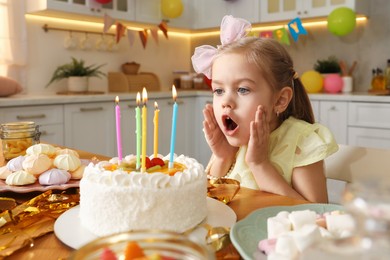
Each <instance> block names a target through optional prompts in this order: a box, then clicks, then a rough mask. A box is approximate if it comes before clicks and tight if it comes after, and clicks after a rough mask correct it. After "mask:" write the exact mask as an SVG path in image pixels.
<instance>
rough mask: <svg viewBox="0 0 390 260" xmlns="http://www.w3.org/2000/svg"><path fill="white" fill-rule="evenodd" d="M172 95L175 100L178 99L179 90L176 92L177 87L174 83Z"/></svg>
mask: <svg viewBox="0 0 390 260" xmlns="http://www.w3.org/2000/svg"><path fill="white" fill-rule="evenodd" d="M172 97H173V100H174V101H176V98H177V92H176V87H175V85H172Z"/></svg>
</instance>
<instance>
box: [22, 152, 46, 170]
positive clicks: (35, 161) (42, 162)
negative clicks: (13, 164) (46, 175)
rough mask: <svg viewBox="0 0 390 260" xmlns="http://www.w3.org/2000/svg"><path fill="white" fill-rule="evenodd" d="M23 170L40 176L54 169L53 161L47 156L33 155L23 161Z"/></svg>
mask: <svg viewBox="0 0 390 260" xmlns="http://www.w3.org/2000/svg"><path fill="white" fill-rule="evenodd" d="M22 164H23V169H24V170H25V171H27V172H28V173H30V174H33V175H39V174H41V173H43V172H44V171H47V170H48V169H50V168H51V167H52V160H51V159H50V158H49V157H48V156H47V155H46V154H43V153H42V154H32V155H29V156H26V158H25V159H24V161H23V163H22Z"/></svg>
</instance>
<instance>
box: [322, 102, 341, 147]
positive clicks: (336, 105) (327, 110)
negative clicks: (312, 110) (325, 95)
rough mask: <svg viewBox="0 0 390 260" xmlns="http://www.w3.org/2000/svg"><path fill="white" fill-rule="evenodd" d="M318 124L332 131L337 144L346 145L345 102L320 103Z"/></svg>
mask: <svg viewBox="0 0 390 260" xmlns="http://www.w3.org/2000/svg"><path fill="white" fill-rule="evenodd" d="M319 105H320V107H319V122H320V123H321V124H323V125H325V126H327V127H328V128H329V129H330V131H332V133H333V135H334V137H335V139H336V141H337V143H339V144H347V122H348V121H347V114H348V112H347V106H348V104H347V102H344V101H340V102H338V101H321V102H320V104H319Z"/></svg>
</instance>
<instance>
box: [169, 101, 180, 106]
mask: <svg viewBox="0 0 390 260" xmlns="http://www.w3.org/2000/svg"><path fill="white" fill-rule="evenodd" d="M176 103H177V104H178V105H183V104H184V101H176ZM173 104H175V102H174V101H168V105H170V106H172V105H173Z"/></svg>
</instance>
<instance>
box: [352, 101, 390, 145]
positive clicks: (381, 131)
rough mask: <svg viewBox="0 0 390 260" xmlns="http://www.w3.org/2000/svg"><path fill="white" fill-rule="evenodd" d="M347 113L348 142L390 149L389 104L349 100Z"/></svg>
mask: <svg viewBox="0 0 390 260" xmlns="http://www.w3.org/2000/svg"><path fill="white" fill-rule="evenodd" d="M348 115H349V117H348V125H349V127H348V143H349V144H351V145H357V146H364V147H374V148H383V149H390V104H388V103H383V104H382V103H371V102H351V103H350V104H349V109H348Z"/></svg>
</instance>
